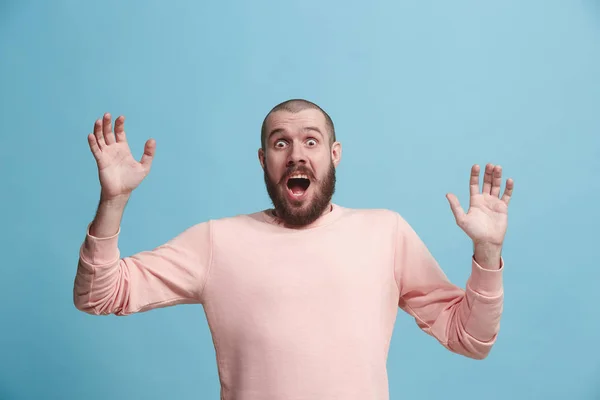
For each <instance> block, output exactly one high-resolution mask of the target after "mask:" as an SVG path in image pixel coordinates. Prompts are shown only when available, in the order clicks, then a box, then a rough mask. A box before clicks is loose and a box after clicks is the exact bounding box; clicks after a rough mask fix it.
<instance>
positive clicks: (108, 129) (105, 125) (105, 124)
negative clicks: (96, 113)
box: [102, 113, 115, 145]
mask: <svg viewBox="0 0 600 400" xmlns="http://www.w3.org/2000/svg"><path fill="white" fill-rule="evenodd" d="M102 133H103V134H104V141H105V142H106V144H108V145H110V144H113V143H114V142H115V135H114V134H113V131H112V121H111V116H110V114H109V113H106V114H104V118H103V119H102Z"/></svg>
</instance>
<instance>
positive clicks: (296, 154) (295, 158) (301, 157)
mask: <svg viewBox="0 0 600 400" xmlns="http://www.w3.org/2000/svg"><path fill="white" fill-rule="evenodd" d="M296 164H306V156H305V154H304V152H303V151H302V146H296V145H295V146H293V147H292V149H291V150H290V153H289V156H288V160H287V166H288V167H291V166H293V165H296Z"/></svg>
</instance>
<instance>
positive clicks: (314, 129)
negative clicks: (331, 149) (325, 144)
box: [269, 126, 325, 139]
mask: <svg viewBox="0 0 600 400" xmlns="http://www.w3.org/2000/svg"><path fill="white" fill-rule="evenodd" d="M302 130H303V131H304V132H307V131H310V132H317V133H318V134H319V135H321V137H325V136H324V135H323V132H321V130H320V129H319V128H317V127H316V126H306V127H304V128H302ZM283 132H285V129H282V128H278V129H273V130H272V131H271V133H269V139H270V138H271V136H273V135H277V134H279V133H283Z"/></svg>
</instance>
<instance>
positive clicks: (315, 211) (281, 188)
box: [264, 160, 336, 227]
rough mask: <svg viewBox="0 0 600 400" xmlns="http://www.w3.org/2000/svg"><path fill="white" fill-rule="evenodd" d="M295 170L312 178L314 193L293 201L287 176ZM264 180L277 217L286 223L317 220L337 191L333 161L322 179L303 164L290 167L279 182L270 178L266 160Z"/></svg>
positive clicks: (307, 222) (303, 223) (297, 224)
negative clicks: (288, 193)
mask: <svg viewBox="0 0 600 400" xmlns="http://www.w3.org/2000/svg"><path fill="white" fill-rule="evenodd" d="M295 172H300V173H304V174H306V175H308V176H309V177H310V178H311V182H310V186H309V188H310V189H312V190H313V194H312V197H309V198H308V199H307V200H298V201H293V200H289V198H288V197H287V195H286V191H287V190H288V189H287V178H288V177H289V176H290V175H291V174H292V173H295ZM264 180H265V185H266V187H267V193H268V194H269V197H270V198H271V202H272V203H273V207H275V213H276V215H277V217H279V218H280V219H281V220H282V221H283V222H284V223H285V224H286V225H289V226H296V227H302V226H306V225H309V224H311V223H313V222H315V221H316V220H317V219H318V218H319V217H320V216H321V215H323V213H324V212H325V210H326V209H327V207H328V206H329V204H330V202H331V199H332V197H333V194H334V193H335V183H336V177H335V166H334V165H333V162H331V164H330V165H329V169H328V171H327V174H326V175H325V176H324V177H323V179H320V180H317V179H316V178H315V177H314V175H313V174H312V173H311V171H309V170H308V169H307V168H305V167H303V166H299V167H290V168H288V169H287V170H286V172H285V174H284V176H283V177H282V178H281V179H280V180H279V182H273V181H272V180H271V179H270V178H269V173H268V163H267V162H266V160H265V169H264ZM307 190H308V189H307Z"/></svg>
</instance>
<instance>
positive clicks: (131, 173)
mask: <svg viewBox="0 0 600 400" xmlns="http://www.w3.org/2000/svg"><path fill="white" fill-rule="evenodd" d="M124 122H125V118H124V117H123V116H121V117H119V118H117V120H116V122H115V130H114V132H113V129H112V122H111V116H110V114H108V113H107V114H105V115H104V117H103V118H102V119H98V120H97V121H96V122H95V124H94V132H93V133H91V134H89V135H88V143H89V146H90V150H91V152H92V154H93V155H94V158H95V160H96V163H97V165H98V176H99V179H100V185H101V188H102V191H101V196H100V198H101V200H100V204H99V206H98V210H97V213H96V216H95V218H94V221H93V222H92V223H91V224H90V225H89V226H88V230H87V232H86V236H85V240H84V242H83V244H82V246H81V248H80V252H79V263H78V266H77V273H76V276H75V283H74V288H73V301H74V303H75V306H76V307H77V308H78V309H79V310H82V311H85V312H87V313H90V314H111V313H114V314H117V315H127V314H131V313H134V312H140V311H146V310H149V309H152V308H157V307H165V306H168V305H173V304H179V303H196V302H201V301H202V290H203V286H204V282H205V281H206V276H207V271H208V269H209V267H210V263H211V256H212V255H211V249H212V243H211V232H210V226H211V224H210V223H209V222H207V223H203V224H198V225H196V226H193V227H191V228H189V229H187V230H186V231H185V232H183V233H181V234H180V235H178V236H177V237H175V238H173V239H172V240H171V241H169V242H168V243H166V244H164V245H162V246H160V247H157V248H155V249H154V250H152V251H145V252H140V253H138V254H135V255H133V256H130V257H125V258H121V257H120V252H119V248H118V237H119V234H120V224H121V219H122V217H123V212H124V209H125V205H126V204H127V201H128V200H129V197H130V195H131V193H132V191H133V190H134V189H135V188H136V187H137V186H138V185H139V184H140V183H141V182H142V180H143V179H144V178H145V177H146V176H147V175H148V173H149V171H150V167H151V164H152V160H153V158H154V152H155V145H156V144H155V142H154V140H152V139H150V140H148V141H147V142H146V145H145V147H144V153H143V155H142V159H141V161H140V162H138V161H136V160H135V159H134V158H133V156H132V155H131V151H130V149H129V145H128V144H127V138H126V136H125V130H124Z"/></svg>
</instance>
